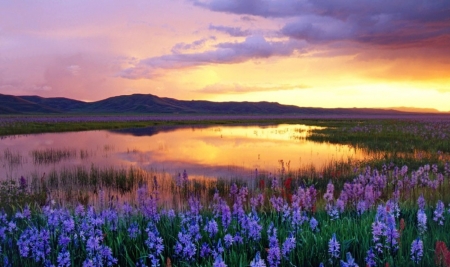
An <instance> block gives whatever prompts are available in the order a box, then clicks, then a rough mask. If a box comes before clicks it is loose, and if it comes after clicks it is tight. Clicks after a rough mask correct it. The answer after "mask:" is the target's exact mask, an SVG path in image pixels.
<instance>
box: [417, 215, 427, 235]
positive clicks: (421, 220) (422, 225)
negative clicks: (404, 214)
mask: <svg viewBox="0 0 450 267" xmlns="http://www.w3.org/2000/svg"><path fill="white" fill-rule="evenodd" d="M417 228H418V230H419V234H420V235H423V234H424V233H425V232H426V231H427V215H426V214H425V212H424V211H423V210H421V209H420V210H419V211H418V212H417Z"/></svg>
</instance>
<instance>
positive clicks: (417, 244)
mask: <svg viewBox="0 0 450 267" xmlns="http://www.w3.org/2000/svg"><path fill="white" fill-rule="evenodd" d="M422 256H423V242H422V240H420V239H419V238H417V239H416V240H414V241H413V242H412V244H411V260H412V261H413V262H414V263H415V264H418V263H419V262H420V260H421V259H422Z"/></svg>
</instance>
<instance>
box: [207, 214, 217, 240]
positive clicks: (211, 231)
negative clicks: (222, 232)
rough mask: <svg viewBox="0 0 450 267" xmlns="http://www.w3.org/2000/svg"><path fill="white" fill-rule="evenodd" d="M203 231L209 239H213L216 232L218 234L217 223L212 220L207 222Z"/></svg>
mask: <svg viewBox="0 0 450 267" xmlns="http://www.w3.org/2000/svg"><path fill="white" fill-rule="evenodd" d="M205 231H206V232H207V233H208V235H209V237H210V238H213V237H214V236H215V235H216V234H217V232H219V227H218V225H217V222H216V221H215V220H214V219H212V220H211V221H209V222H207V223H206V225H205Z"/></svg>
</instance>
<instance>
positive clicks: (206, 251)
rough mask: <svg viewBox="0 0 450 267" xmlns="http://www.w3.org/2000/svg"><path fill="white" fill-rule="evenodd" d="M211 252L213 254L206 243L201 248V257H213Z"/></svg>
mask: <svg viewBox="0 0 450 267" xmlns="http://www.w3.org/2000/svg"><path fill="white" fill-rule="evenodd" d="M211 252H212V250H211V248H210V247H209V245H208V244H206V243H203V244H202V247H201V248H200V257H202V258H206V257H209V255H211Z"/></svg>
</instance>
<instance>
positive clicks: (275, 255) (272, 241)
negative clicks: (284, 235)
mask: <svg viewBox="0 0 450 267" xmlns="http://www.w3.org/2000/svg"><path fill="white" fill-rule="evenodd" d="M267 235H268V236H269V249H268V250H267V254H268V255H267V261H268V262H269V266H270V267H276V266H278V265H279V264H280V261H281V251H280V245H279V244H278V238H277V229H276V228H275V227H273V224H271V225H270V226H269V229H268V230H267Z"/></svg>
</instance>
